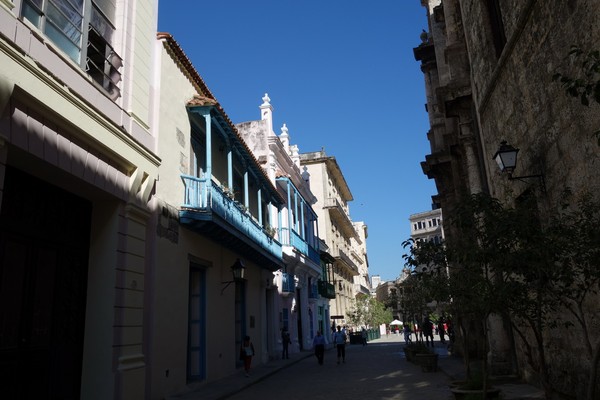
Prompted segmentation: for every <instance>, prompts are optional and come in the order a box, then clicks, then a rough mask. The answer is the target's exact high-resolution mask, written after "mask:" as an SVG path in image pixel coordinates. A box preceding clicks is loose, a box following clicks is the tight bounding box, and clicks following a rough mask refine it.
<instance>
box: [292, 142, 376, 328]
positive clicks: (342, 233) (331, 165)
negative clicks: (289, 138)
mask: <svg viewBox="0 0 600 400" xmlns="http://www.w3.org/2000/svg"><path fill="white" fill-rule="evenodd" d="M300 164H301V166H302V167H303V170H304V171H305V172H306V173H308V174H309V175H310V182H311V191H312V192H313V193H314V194H315V196H316V198H317V203H316V204H315V205H314V209H315V212H316V213H317V216H318V221H319V234H320V237H321V238H322V239H323V240H324V241H325V243H326V245H327V248H328V249H329V251H328V252H329V255H330V256H331V260H332V262H331V263H330V264H329V265H330V266H329V268H330V269H331V271H332V272H333V274H332V278H333V281H334V283H335V299H331V301H330V310H331V319H332V323H333V324H335V325H340V324H342V325H344V324H347V323H348V321H347V317H348V311H349V310H350V309H351V307H352V301H353V299H355V298H356V295H357V294H358V293H364V294H367V295H368V293H369V291H368V287H369V285H368V283H367V282H368V258H367V250H366V239H367V229H366V225H365V224H364V223H362V222H360V223H359V222H357V223H354V222H353V221H352V219H351V218H350V209H349V204H348V203H349V202H350V201H352V200H353V196H352V193H351V191H350V188H349V187H348V184H347V182H346V179H345V178H344V175H343V173H342V170H341V168H340V166H339V164H338V163H337V160H336V159H335V157H333V156H328V155H327V154H326V153H325V151H324V150H321V151H316V152H311V153H302V154H300ZM363 288H364V289H363Z"/></svg>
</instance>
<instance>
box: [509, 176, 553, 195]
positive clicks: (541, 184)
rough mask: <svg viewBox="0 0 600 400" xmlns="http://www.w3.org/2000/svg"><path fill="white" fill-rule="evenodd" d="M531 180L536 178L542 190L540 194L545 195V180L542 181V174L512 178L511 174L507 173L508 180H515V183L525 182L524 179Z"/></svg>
mask: <svg viewBox="0 0 600 400" xmlns="http://www.w3.org/2000/svg"><path fill="white" fill-rule="evenodd" d="M532 178H538V179H539V180H540V186H541V188H542V192H543V193H546V180H545V179H544V175H542V174H537V175H522V176H513V175H512V172H509V173H508V179H509V180H511V181H512V180H517V181H521V182H525V183H527V182H526V181H525V179H532Z"/></svg>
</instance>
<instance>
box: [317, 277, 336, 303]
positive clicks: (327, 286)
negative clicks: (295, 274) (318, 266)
mask: <svg viewBox="0 0 600 400" xmlns="http://www.w3.org/2000/svg"><path fill="white" fill-rule="evenodd" d="M319 294H320V295H321V296H323V297H325V298H326V299H335V286H333V283H329V282H327V281H322V280H319Z"/></svg>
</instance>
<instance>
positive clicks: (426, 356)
mask: <svg viewBox="0 0 600 400" xmlns="http://www.w3.org/2000/svg"><path fill="white" fill-rule="evenodd" d="M416 363H417V364H418V365H420V366H421V370H422V371H423V372H436V371H437V369H438V355H437V354H435V353H417V354H416Z"/></svg>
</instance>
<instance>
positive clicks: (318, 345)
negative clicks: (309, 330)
mask: <svg viewBox="0 0 600 400" xmlns="http://www.w3.org/2000/svg"><path fill="white" fill-rule="evenodd" d="M313 347H314V348H315V355H316V356H317V361H319V365H323V356H324V355H325V338H324V337H323V335H321V331H317V336H315V337H314V339H313Z"/></svg>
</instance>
